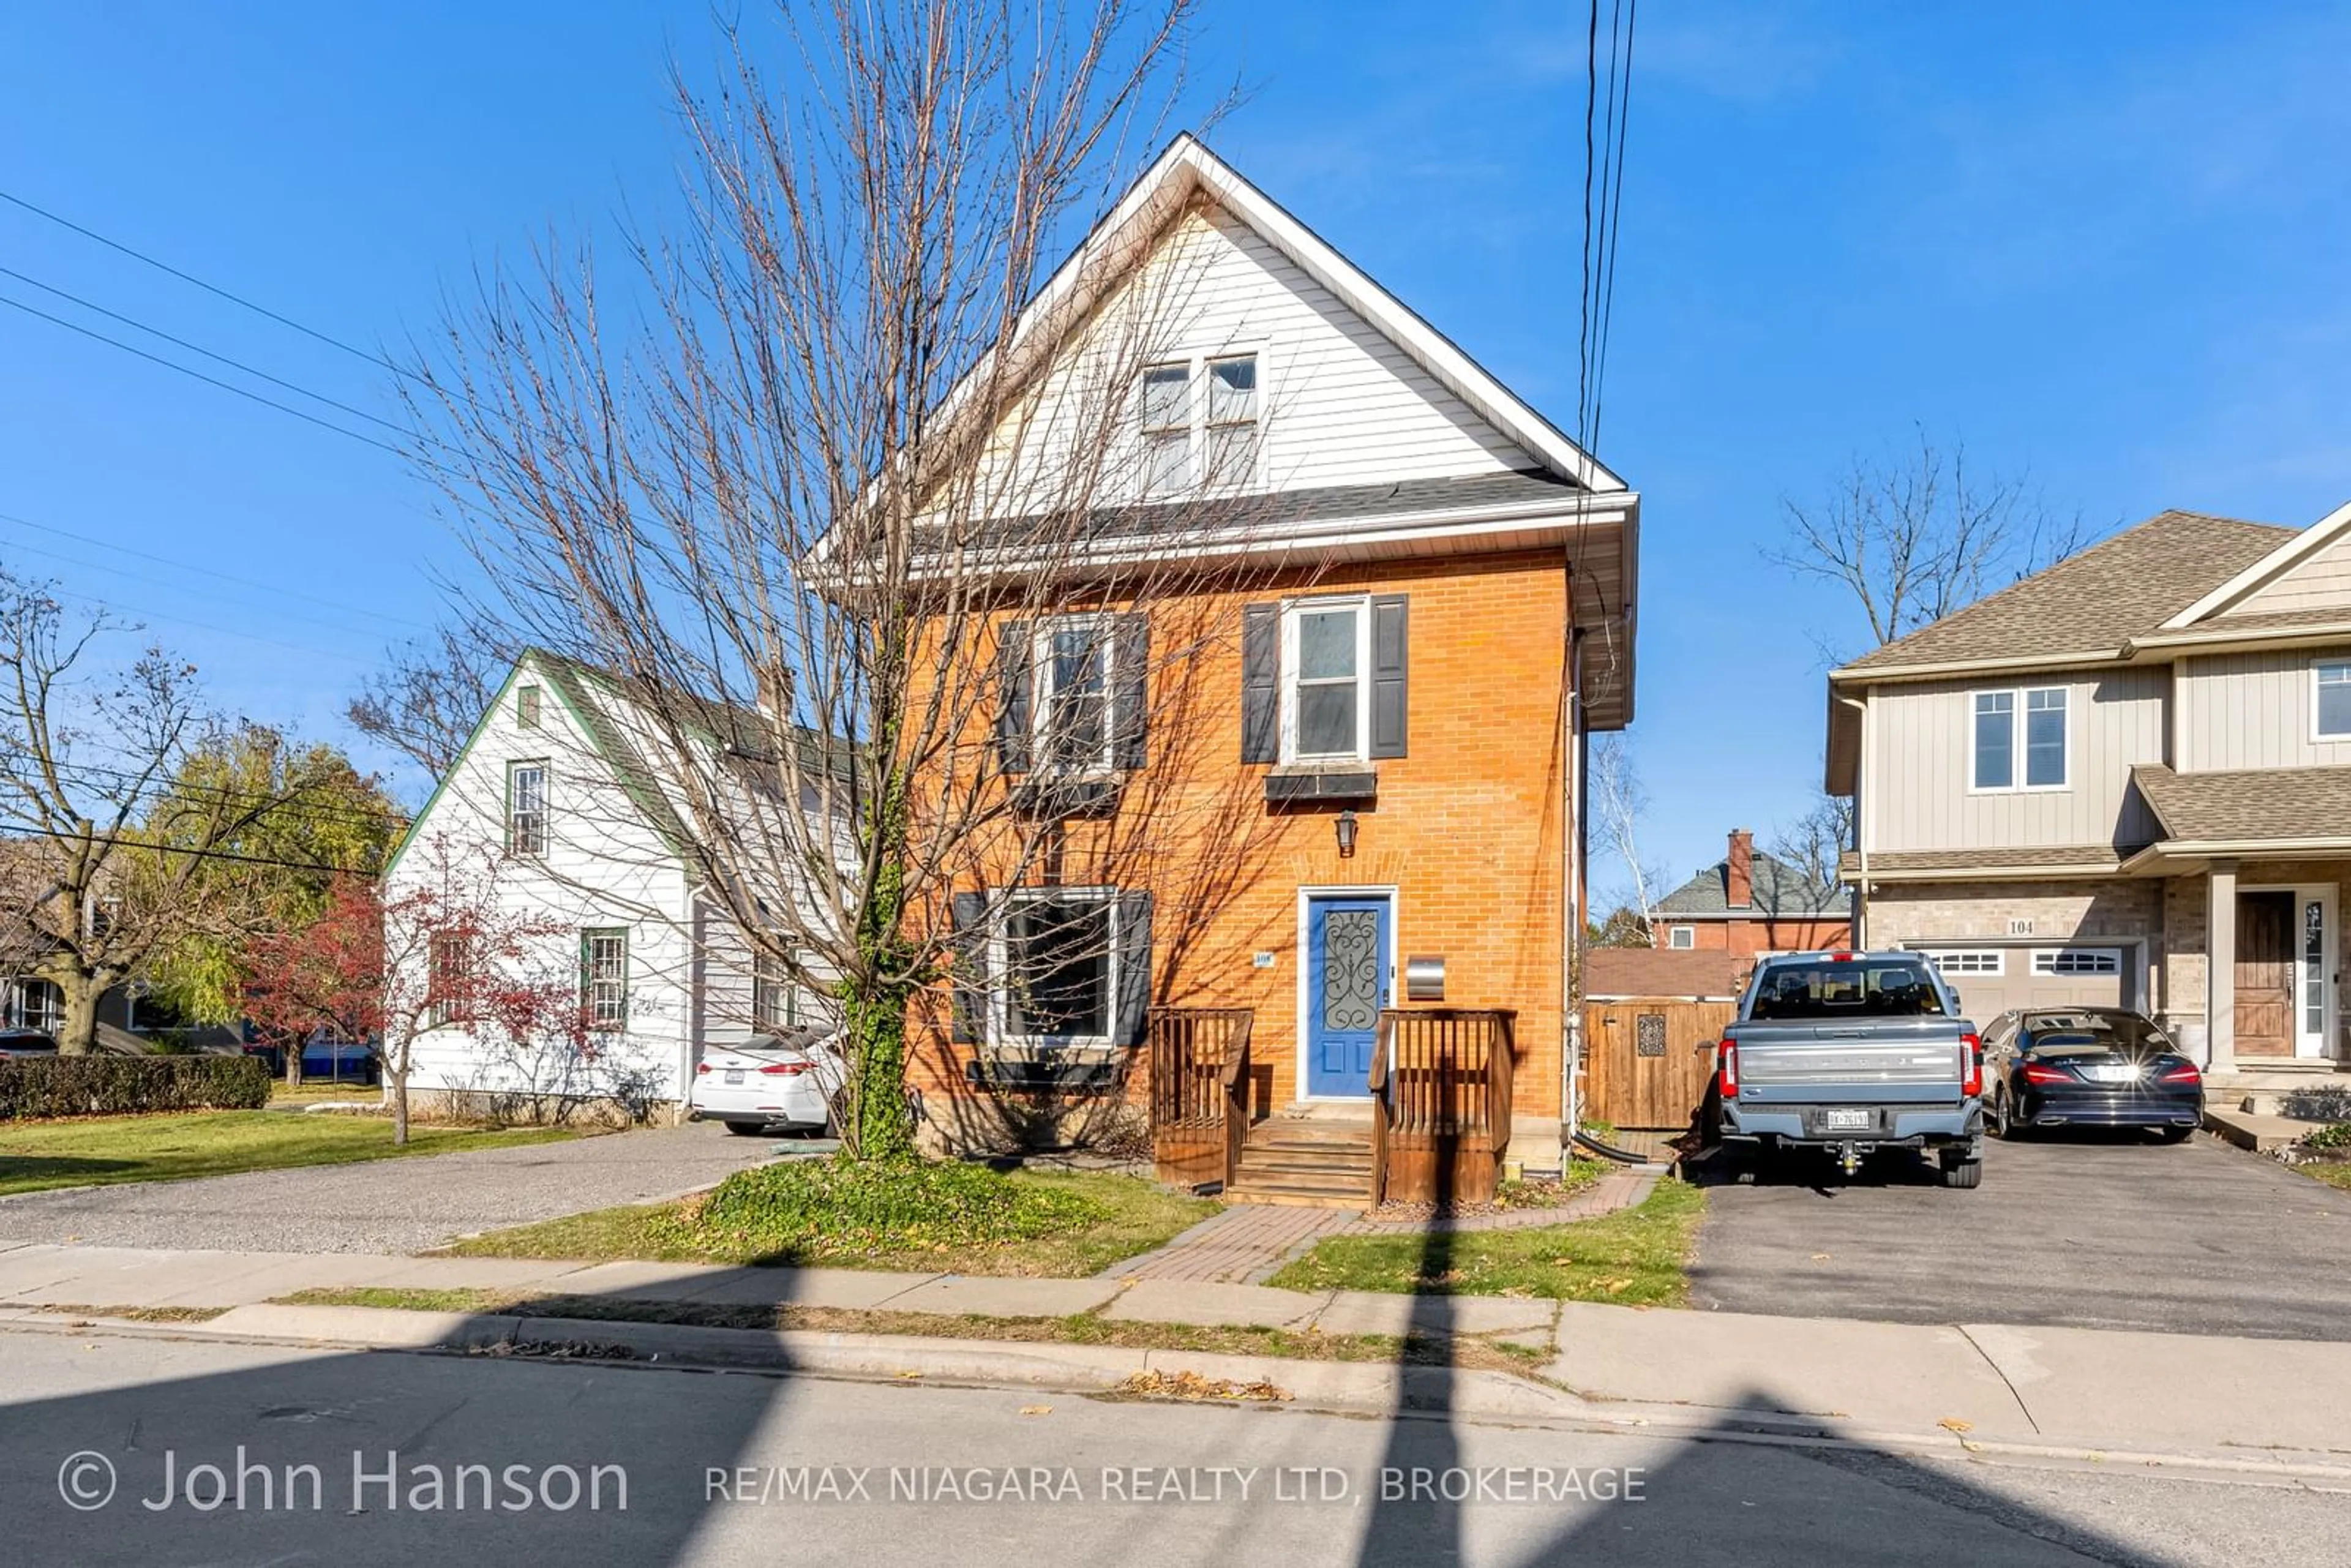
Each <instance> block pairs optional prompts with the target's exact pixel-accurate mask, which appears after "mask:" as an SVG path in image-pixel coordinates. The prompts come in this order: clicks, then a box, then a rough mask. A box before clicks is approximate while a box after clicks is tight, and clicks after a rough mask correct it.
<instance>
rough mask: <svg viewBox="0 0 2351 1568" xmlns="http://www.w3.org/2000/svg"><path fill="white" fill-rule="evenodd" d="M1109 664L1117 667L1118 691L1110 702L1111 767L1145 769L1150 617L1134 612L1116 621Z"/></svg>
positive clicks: (1148, 713) (1148, 737)
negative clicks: (1111, 727)
mask: <svg viewBox="0 0 2351 1568" xmlns="http://www.w3.org/2000/svg"><path fill="white" fill-rule="evenodd" d="M1113 635H1114V637H1115V639H1116V641H1115V642H1114V643H1113V644H1112V653H1111V663H1112V664H1113V665H1115V666H1116V674H1117V687H1116V692H1115V695H1113V699H1112V709H1111V722H1112V724H1113V726H1115V728H1114V729H1113V735H1114V736H1115V737H1116V744H1115V746H1114V747H1113V751H1112V756H1111V761H1112V765H1113V766H1114V767H1117V768H1127V769H1132V768H1141V767H1143V766H1144V764H1145V763H1146V761H1147V760H1148V759H1149V756H1150V746H1149V741H1150V734H1151V617H1149V616H1148V615H1145V614H1144V613H1142V612H1139V611H1138V612H1135V613H1134V614H1132V615H1122V616H1120V617H1119V618H1118V622H1117V630H1116V632H1114V633H1113Z"/></svg>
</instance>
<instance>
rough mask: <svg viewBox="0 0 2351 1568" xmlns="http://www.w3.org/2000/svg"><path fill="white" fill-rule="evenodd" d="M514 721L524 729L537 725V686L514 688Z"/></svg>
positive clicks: (534, 727) (536, 726)
mask: <svg viewBox="0 0 2351 1568" xmlns="http://www.w3.org/2000/svg"><path fill="white" fill-rule="evenodd" d="M515 723H516V724H517V726H518V727H521V728H524V729H537V728H538V687H537V686H517V687H516V688H515Z"/></svg>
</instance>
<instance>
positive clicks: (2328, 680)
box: [2310, 659, 2351, 740]
mask: <svg viewBox="0 0 2351 1568" xmlns="http://www.w3.org/2000/svg"><path fill="white" fill-rule="evenodd" d="M2310 733H2311V737H2312V738H2313V739H2316V740H2351V659H2321V660H2319V661H2318V663H2316V664H2313V665H2312V666H2311V667H2310Z"/></svg>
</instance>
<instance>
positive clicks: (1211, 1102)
mask: <svg viewBox="0 0 2351 1568" xmlns="http://www.w3.org/2000/svg"><path fill="white" fill-rule="evenodd" d="M1256 1017H1257V1015H1256V1013H1255V1012H1254V1011H1253V1010H1252V1009H1249V1008H1154V1009H1152V1011H1151V1016H1150V1019H1149V1022H1148V1025H1147V1037H1148V1040H1149V1043H1150V1050H1151V1151H1152V1157H1153V1161H1154V1163H1155V1165H1156V1166H1158V1175H1159V1179H1160V1180H1161V1181H1164V1182H1166V1183H1168V1184H1169V1185H1170V1186H1202V1185H1203V1184H1205V1183H1207V1182H1222V1183H1224V1184H1225V1185H1226V1186H1231V1185H1232V1181H1233V1178H1234V1176H1237V1175H1238V1173H1239V1170H1240V1160H1241V1145H1242V1144H1243V1143H1244V1142H1245V1141H1246V1140H1247V1139H1248V1137H1249V1027H1250V1025H1251V1024H1252V1023H1253V1022H1254V1021H1255V1019H1256Z"/></svg>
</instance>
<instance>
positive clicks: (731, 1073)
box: [726, 1067, 743, 1083]
mask: <svg viewBox="0 0 2351 1568" xmlns="http://www.w3.org/2000/svg"><path fill="white" fill-rule="evenodd" d="M726 1082H729V1083H740V1082H743V1070H742V1069H741V1068H739V1067H730V1068H728V1069H727V1070H726Z"/></svg>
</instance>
